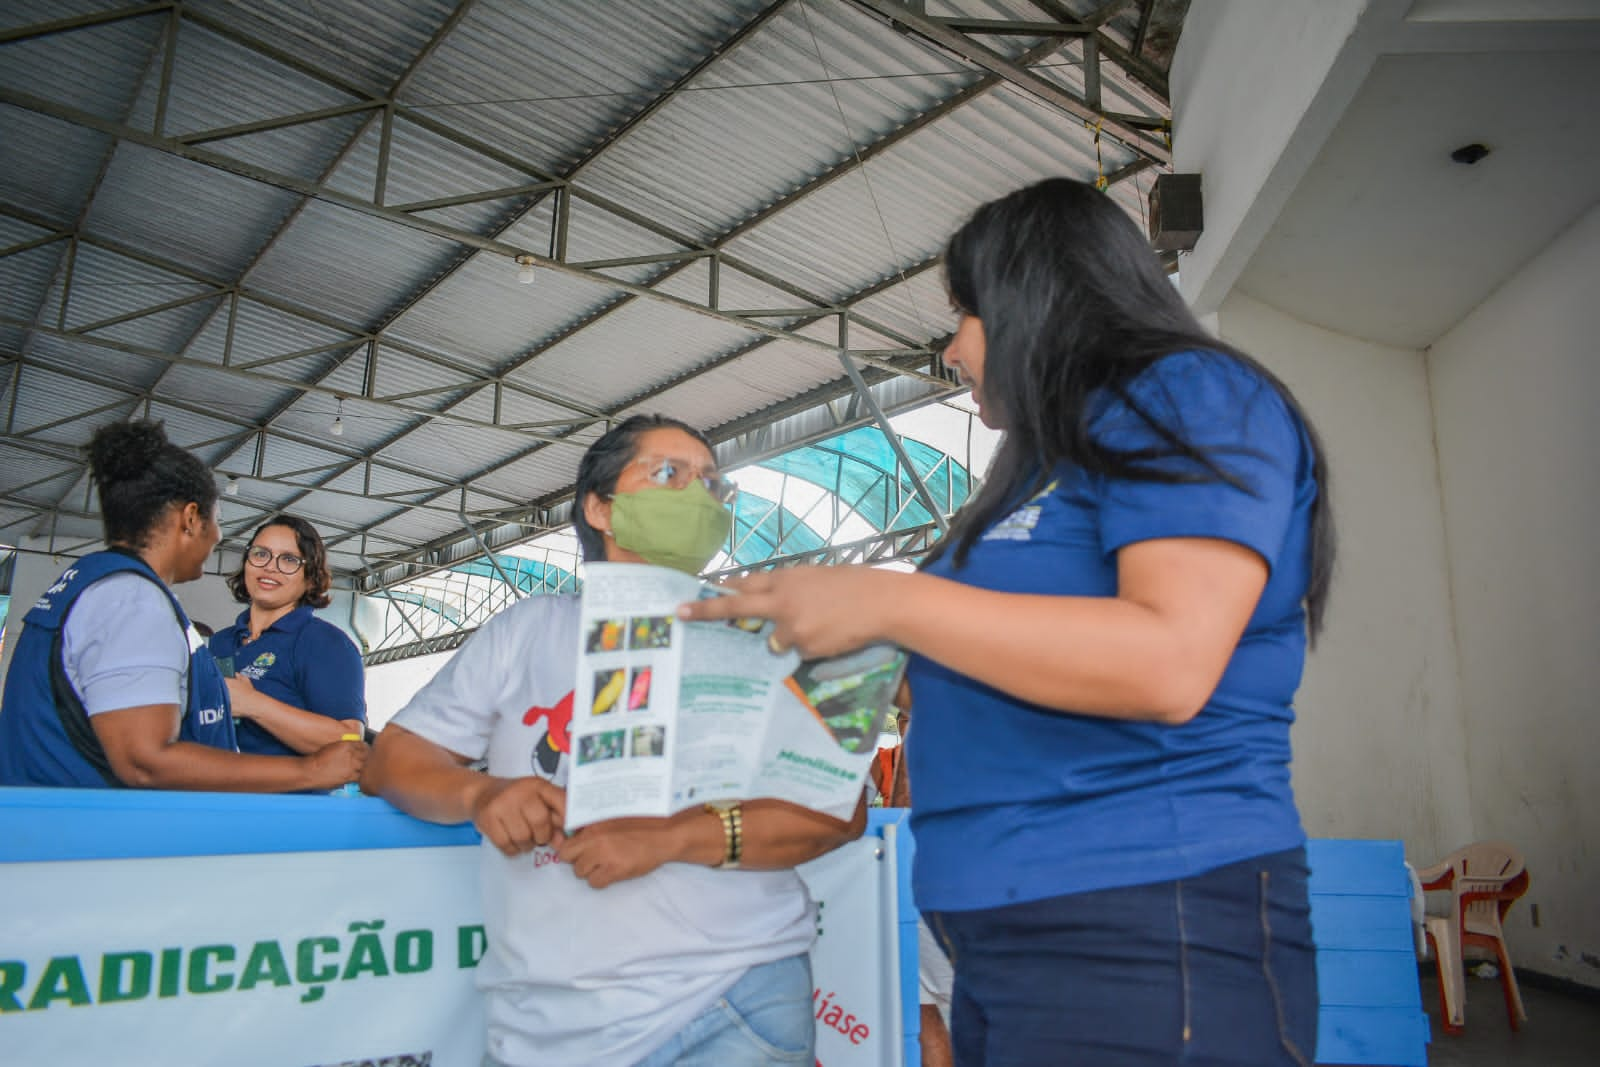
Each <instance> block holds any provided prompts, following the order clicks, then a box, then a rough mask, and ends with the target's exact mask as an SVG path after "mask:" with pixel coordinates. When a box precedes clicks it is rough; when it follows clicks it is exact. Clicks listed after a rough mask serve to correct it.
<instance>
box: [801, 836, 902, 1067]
mask: <svg viewBox="0 0 1600 1067" xmlns="http://www.w3.org/2000/svg"><path fill="white" fill-rule="evenodd" d="M884 835H885V836H884V837H882V838H879V837H863V838H861V839H860V840H859V841H852V842H851V843H850V844H848V845H845V846H844V847H843V848H839V849H836V850H834V851H833V852H830V853H829V854H828V855H826V856H823V857H822V858H821V859H817V860H813V861H812V862H810V863H808V864H806V865H805V866H804V867H801V868H800V873H801V875H802V876H804V878H805V880H806V885H807V887H809V888H810V890H811V898H812V899H813V900H815V901H816V903H817V943H816V945H815V946H814V947H813V948H812V950H811V977H812V980H813V981H814V982H815V983H816V992H815V994H814V996H813V998H812V1006H813V1007H814V1008H815V1009H816V1016H817V1067H856V1065H859V1067H878V1065H879V1064H883V1065H886V1067H897V1065H899V1064H900V1063H901V1059H902V1056H901V1046H902V1044H903V1042H902V1039H901V1029H902V1028H901V1022H900V994H899V974H898V967H897V963H898V953H899V948H898V944H897V940H896V932H897V931H898V930H899V926H898V924H897V923H896V921H895V919H896V917H895V892H894V889H895V851H894V848H895V840H894V837H895V827H893V826H888V827H885V828H884Z"/></svg>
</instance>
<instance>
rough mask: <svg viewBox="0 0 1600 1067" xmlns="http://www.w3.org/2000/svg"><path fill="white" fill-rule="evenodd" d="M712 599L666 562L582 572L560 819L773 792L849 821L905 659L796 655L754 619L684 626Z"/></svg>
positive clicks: (663, 809) (889, 653)
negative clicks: (684, 608) (778, 649)
mask: <svg viewBox="0 0 1600 1067" xmlns="http://www.w3.org/2000/svg"><path fill="white" fill-rule="evenodd" d="M717 595H720V594H719V591H718V589H717V588H716V587H715V586H712V585H707V584H706V583H703V582H701V581H699V580H698V579H696V578H692V577H690V576H689V575H686V574H681V573H679V572H678V571H674V570H669V569H667V568H664V567H652V566H647V565H644V564H635V563H598V564H589V565H587V566H586V567H585V568H584V591H583V612H582V622H581V624H580V626H579V642H580V644H579V648H578V650H577V651H578V684H577V690H576V692H575V693H574V694H573V717H572V745H573V756H574V759H573V764H572V767H571V770H570V772H569V774H568V779H567V828H568V829H572V830H575V829H577V828H578V827H581V826H586V825H588V824H589V823H592V822H599V821H600V820H602V819H613V818H618V817H621V816H627V815H670V814H672V813H673V812H677V811H681V810H682V809H684V808H687V807H691V806H693V805H696V804H703V803H709V802H713V801H723V800H747V799H750V798H753V797H772V798H776V799H778V800H787V801H790V802H792V803H795V804H799V805H802V806H804V807H808V808H815V809H816V810H818V811H824V812H828V813H829V814H833V815H837V816H839V817H841V818H848V817H849V815H850V813H851V812H852V811H854V809H855V805H856V801H857V800H858V799H859V797H860V796H861V785H862V779H863V778H864V777H865V775H866V773H867V769H868V767H869V765H870V764H871V762H872V754H873V751H874V749H875V748H876V746H877V740H878V735H879V733H880V732H881V731H882V730H883V728H884V725H885V724H886V723H887V721H888V719H889V716H890V715H892V714H893V712H894V708H893V701H894V694H895V691H896V689H898V687H899V685H900V679H901V676H902V675H903V674H904V672H905V656H904V655H903V654H902V653H901V652H900V651H899V650H898V649H896V648H894V647H892V646H889V645H873V646H869V647H868V648H864V649H861V650H860V651H858V652H853V653H850V654H848V655H845V656H837V657H832V658H829V659H821V660H810V661H806V662H804V663H802V662H801V661H800V657H799V656H798V655H797V654H795V653H794V652H786V653H784V654H782V655H774V654H773V653H772V651H771V650H770V649H769V648H768V647H767V635H768V634H769V633H770V632H771V630H772V626H771V624H770V623H768V622H766V621H764V620H761V619H735V620H731V621H727V622H685V621H684V620H682V619H679V618H677V616H676V614H675V611H676V608H677V606H678V605H679V604H682V603H684V602H685V601H689V600H696V599H700V598H703V597H708V596H717Z"/></svg>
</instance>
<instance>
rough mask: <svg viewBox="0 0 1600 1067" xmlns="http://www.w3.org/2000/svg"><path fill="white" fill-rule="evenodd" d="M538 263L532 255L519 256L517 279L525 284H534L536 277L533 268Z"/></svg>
mask: <svg viewBox="0 0 1600 1067" xmlns="http://www.w3.org/2000/svg"><path fill="white" fill-rule="evenodd" d="M535 265H536V264H535V263H534V259H533V257H532V256H528V255H522V256H518V257H517V281H518V282H520V283H521V284H523V285H532V284H533V279H534V277H535V275H534V272H533V268H534V266H535Z"/></svg>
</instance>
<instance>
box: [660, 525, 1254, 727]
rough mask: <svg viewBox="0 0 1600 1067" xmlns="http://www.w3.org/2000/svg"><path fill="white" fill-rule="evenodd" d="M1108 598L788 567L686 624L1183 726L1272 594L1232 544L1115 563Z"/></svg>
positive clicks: (1141, 552)
mask: <svg viewBox="0 0 1600 1067" xmlns="http://www.w3.org/2000/svg"><path fill="white" fill-rule="evenodd" d="M1117 580H1118V592H1117V595H1116V596H1114V597H1069V596H1044V595H1032V594H1021V593H997V592H992V591H990V590H986V589H979V588H976V587H973V586H967V585H962V584H960V583H957V582H952V581H948V580H946V579H943V578H937V577H934V576H932V575H927V574H903V573H898V572H894V571H883V570H874V569H871V568H867V567H794V568H789V569H785V570H778V571H769V572H767V573H764V574H756V575H751V576H750V577H748V578H743V579H738V580H735V581H733V582H730V583H729V584H730V586H732V587H733V588H734V589H735V590H736V593H735V594H734V595H731V596H724V597H713V598H710V599H707V600H700V601H695V602H694V603H691V604H685V605H683V606H682V607H681V608H680V609H679V613H680V614H681V615H682V616H683V617H684V618H689V619H723V618H738V617H742V616H759V617H762V618H769V619H773V620H775V621H776V622H777V629H776V631H775V638H776V640H777V641H779V642H780V643H781V644H791V645H794V646H795V647H796V648H798V649H799V650H800V652H801V653H802V654H803V655H806V656H808V657H809V656H819V655H832V654H835V653H839V652H843V651H846V650H848V649H852V648H859V647H861V646H862V645H865V644H869V643H871V642H873V641H892V642H894V643H895V644H898V645H900V646H902V647H904V648H907V649H909V650H911V651H913V652H917V653H920V654H922V655H924V656H927V657H928V658H929V659H932V660H934V661H936V662H938V663H941V664H943V665H944V666H946V667H949V668H950V669H952V670H954V671H957V672H959V673H961V674H964V675H966V676H967V677H969V678H974V679H977V680H978V681H980V682H983V683H985V684H987V685H990V686H993V687H994V688H996V689H998V690H1000V691H1001V692H1004V693H1008V694H1010V695H1012V696H1014V697H1018V698H1020V699H1023V700H1027V701H1029V702H1031V703H1034V704H1038V705H1041V706H1043V707H1047V708H1054V709H1057V710H1060V711H1074V712H1078V713H1080V714H1089V715H1101V716H1105V717H1108V718H1121V719H1145V720H1152V721H1157V722H1167V723H1182V722H1187V721H1188V720H1189V719H1190V718H1193V717H1194V715H1195V714H1196V713H1197V712H1198V711H1199V710H1200V708H1201V707H1203V706H1204V705H1205V702H1206V700H1207V699H1209V698H1210V696H1211V693H1212V691H1213V690H1215V689H1216V686H1217V682H1218V681H1219V680H1220V679H1221V678H1222V672H1223V671H1224V670H1225V669H1226V668H1227V665H1228V661H1229V659H1230V658H1231V657H1232V655H1233V651H1234V648H1235V647H1236V646H1237V645H1238V643H1239V638H1240V636H1241V635H1242V634H1243V633H1244V628H1245V625H1246V624H1247V623H1248V622H1249V620H1250V616H1251V614H1252V613H1253V612H1254V611H1255V606H1256V602H1257V601H1258V600H1259V599H1260V597H1261V591H1262V589H1263V588H1264V587H1265V586H1266V581H1267V564H1266V561H1265V560H1263V559H1262V558H1261V557H1260V556H1259V555H1257V554H1256V553H1255V552H1253V551H1251V550H1250V549H1248V548H1245V547H1244V546H1242V545H1239V544H1237V543H1234V542H1232V541H1223V540H1217V539H1212V538H1166V539H1160V540H1153V541H1141V542H1137V543H1135V544H1131V545H1128V546H1126V547H1125V548H1123V549H1121V550H1120V551H1119V552H1118V553H1117Z"/></svg>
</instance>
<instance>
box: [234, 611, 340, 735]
mask: <svg viewBox="0 0 1600 1067" xmlns="http://www.w3.org/2000/svg"><path fill="white" fill-rule="evenodd" d="M249 636H250V609H249V608H246V609H245V610H244V611H242V612H240V613H239V617H238V619H236V620H234V624H233V625H232V626H228V627H224V628H223V629H221V630H218V631H217V632H216V633H215V634H214V635H213V636H212V638H211V653H212V655H214V656H216V657H217V659H218V660H219V661H226V660H229V659H231V660H232V661H233V673H234V674H236V675H239V676H240V677H244V678H248V679H250V681H251V683H252V684H253V685H254V686H255V687H256V690H257V691H258V692H261V693H264V694H265V695H267V696H269V697H271V698H272V699H274V700H281V701H282V702H283V703H285V704H288V705H289V706H291V707H295V708H299V709H301V710H302V711H309V712H313V713H315V714H317V715H326V716H327V717H328V718H330V719H360V720H361V721H362V722H363V723H365V722H366V721H367V697H366V681H365V678H364V676H363V674H362V668H361V652H360V650H358V649H357V648H356V645H355V642H354V641H352V640H350V638H349V636H348V635H347V634H346V633H345V632H344V631H343V630H341V629H339V628H338V627H337V626H335V625H333V624H332V623H331V622H327V621H326V620H323V619H319V618H317V616H316V614H315V612H314V611H313V610H312V609H311V607H310V606H308V605H304V604H302V605H301V606H300V607H297V608H295V609H294V610H293V611H291V612H289V614H287V615H285V616H284V617H283V618H281V619H279V620H278V621H277V622H275V623H273V624H272V625H271V626H269V627H267V629H266V630H265V631H264V632H263V633H262V634H261V636H260V637H258V638H256V639H255V640H254V641H251V642H249V643H248V644H246V643H245V642H246V639H247V638H249ZM237 725H238V736H239V751H240V752H254V753H257V754H259V755H263V756H294V755H298V753H296V752H295V750H294V749H292V748H290V747H289V746H288V745H286V744H284V743H283V742H282V741H279V740H278V739H277V738H276V737H274V736H273V735H272V734H270V733H268V732H267V731H266V730H264V729H262V728H261V727H260V726H258V725H257V724H256V723H254V722H251V721H247V720H244V719H241V720H239V722H238V724H237Z"/></svg>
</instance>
